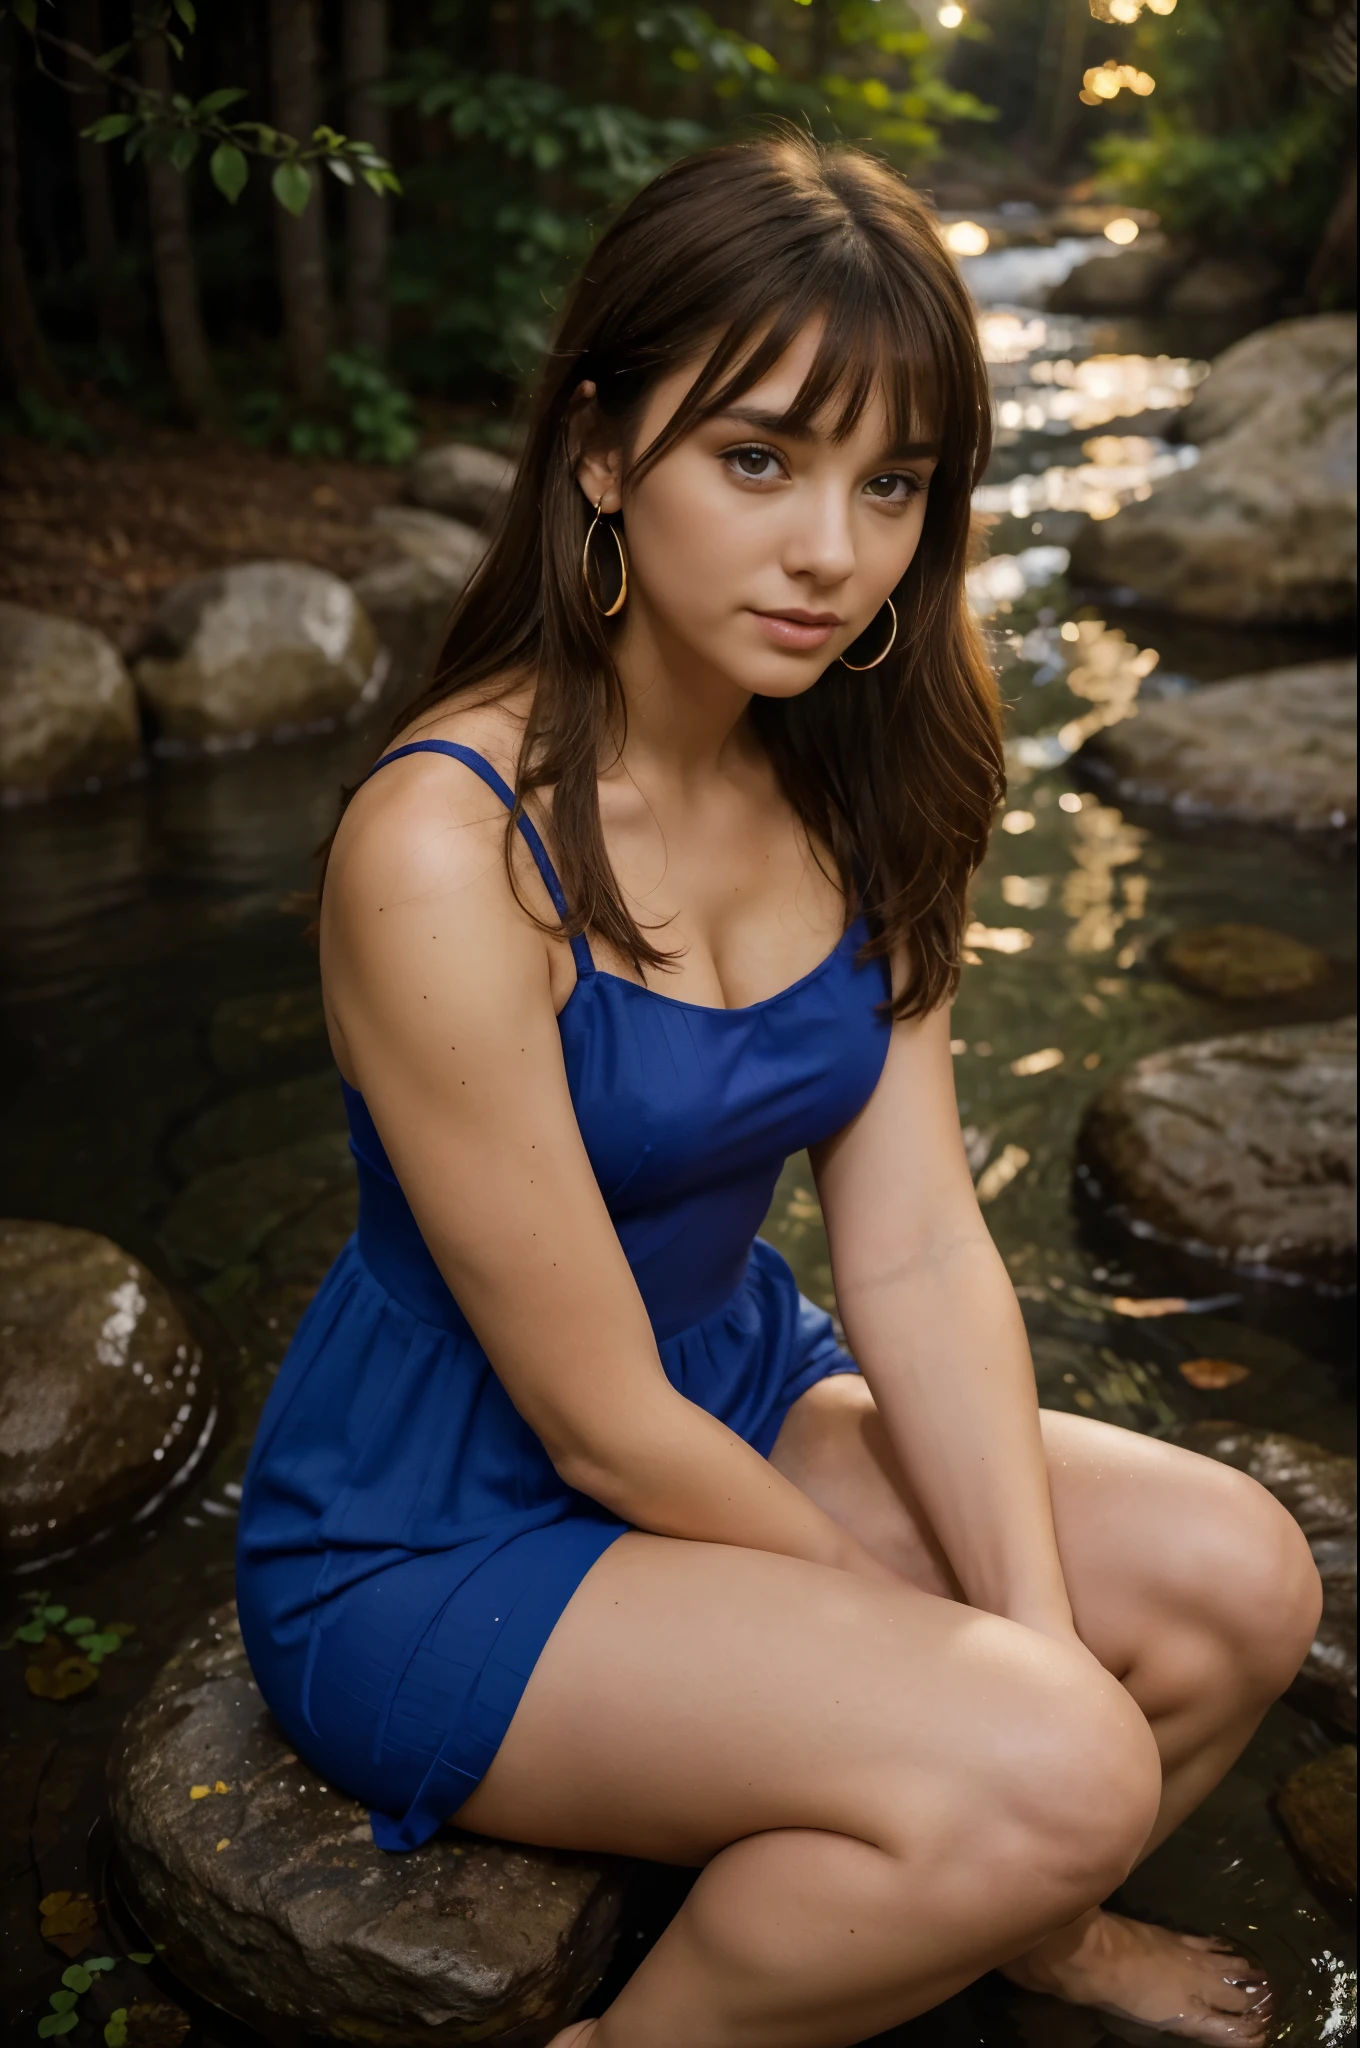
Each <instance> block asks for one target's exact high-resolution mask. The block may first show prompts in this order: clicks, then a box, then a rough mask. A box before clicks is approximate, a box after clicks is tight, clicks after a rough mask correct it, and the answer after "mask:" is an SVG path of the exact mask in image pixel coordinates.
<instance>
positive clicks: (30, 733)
mask: <svg viewBox="0 0 1360 2048" xmlns="http://www.w3.org/2000/svg"><path fill="white" fill-rule="evenodd" d="M141 751H142V738H141V724H140V721H139V719H138V715H137V699H136V696H135V694H134V692H133V688H132V678H131V677H130V676H129V674H128V672H127V670H126V668H124V666H123V662H122V657H121V656H120V655H119V653H118V650H117V648H116V647H115V646H114V644H113V642H112V641H111V640H108V639H106V638H105V636H104V635H103V634H102V633H97V632H95V631H94V629H93V627H90V626H81V625H78V624H77V623H76V621H75V620H74V619H62V618H56V617H54V616H52V615H51V614H50V613H47V612H36V611H30V610H29V608H28V606H27V605H21V604H0V798H3V799H6V800H8V801H10V802H22V801H24V800H25V799H29V800H31V799H34V798H38V797H44V796H51V795H56V794H58V793H59V792H61V791H63V790H70V789H84V788H85V787H86V786H87V785H89V784H97V783H99V782H101V781H102V780H104V779H105V778H106V777H108V776H111V775H120V774H124V773H126V771H127V770H128V769H129V768H131V767H132V766H133V764H134V763H136V762H137V761H138V760H139V759H140V757H141Z"/></svg>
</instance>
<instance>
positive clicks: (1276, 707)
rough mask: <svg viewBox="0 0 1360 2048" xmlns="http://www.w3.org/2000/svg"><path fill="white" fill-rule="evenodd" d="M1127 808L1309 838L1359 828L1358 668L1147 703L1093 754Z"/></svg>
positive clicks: (1312, 666) (1348, 665) (1255, 679)
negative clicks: (1147, 807)
mask: <svg viewBox="0 0 1360 2048" xmlns="http://www.w3.org/2000/svg"><path fill="white" fill-rule="evenodd" d="M1080 758H1081V763H1082V766H1083V767H1084V768H1086V769H1087V770H1088V771H1089V773H1090V774H1091V775H1092V776H1093V777H1094V778H1095V779H1096V780H1097V781H1099V782H1103V783H1108V784H1110V785H1112V791H1113V794H1114V795H1116V796H1117V797H1118V798H1119V799H1120V800H1122V801H1123V802H1125V803H1138V804H1169V805H1170V806H1171V807H1172V809H1173V810H1175V811H1178V812H1179V813H1180V814H1181V815H1182V816H1184V817H1188V818H1202V819H1208V820H1212V819H1223V820H1228V821H1236V822H1239V823H1242V824H1248V825H1271V826H1280V827H1283V828H1285V829H1288V830H1292V831H1297V832H1352V831H1354V828H1355V662H1354V660H1353V659H1351V660H1347V661H1313V662H1307V663H1304V664H1303V665H1301V666H1300V667H1298V668H1280V669H1270V670H1268V671H1267V672H1266V674H1264V675H1259V676H1239V677H1237V678H1235V679H1234V680H1233V681H1231V682H1226V683H1213V684H1211V685H1210V686H1209V687H1208V688H1206V689H1202V690H1192V691H1189V692H1188V693H1187V694H1186V695H1185V696H1182V697H1163V698H1160V699H1155V700H1154V701H1152V702H1150V703H1145V704H1141V705H1140V706H1139V708H1138V710H1137V711H1136V712H1135V713H1134V715H1133V716H1132V717H1131V718H1126V719H1124V720H1123V721H1122V722H1121V723H1120V724H1118V725H1111V726H1107V727H1106V728H1105V729H1104V731H1103V732H1099V733H1097V734H1095V736H1094V737H1093V738H1092V739H1090V740H1088V741H1087V743H1086V745H1085V746H1084V747H1083V748H1082V750H1081V756H1080Z"/></svg>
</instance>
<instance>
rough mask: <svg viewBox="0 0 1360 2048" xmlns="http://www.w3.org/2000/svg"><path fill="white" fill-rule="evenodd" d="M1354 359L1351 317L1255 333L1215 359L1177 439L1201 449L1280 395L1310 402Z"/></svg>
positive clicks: (1281, 323) (1289, 323)
mask: <svg viewBox="0 0 1360 2048" xmlns="http://www.w3.org/2000/svg"><path fill="white" fill-rule="evenodd" d="M1191 274H1192V275H1193V273H1191ZM1355 359H1356V326H1355V315H1354V313H1317V314H1312V315H1310V316H1308V317H1306V318H1304V319H1301V320H1277V321H1276V322H1275V324H1274V326H1273V327H1261V328H1258V329H1257V331H1256V332H1255V334H1249V335H1247V337H1246V339H1245V340H1244V341H1235V342H1234V343H1233V345H1232V347H1231V348H1225V349H1224V351H1223V353H1222V355H1221V356H1216V357H1215V358H1214V365H1213V369H1212V370H1211V372H1210V374H1209V375H1208V376H1207V377H1206V378H1205V380H1204V382H1203V383H1202V384H1201V385H1200V386H1199V388H1198V389H1197V391H1196V392H1195V395H1194V397H1193V398H1192V399H1191V401H1190V403H1189V405H1188V406H1187V407H1186V409H1185V411H1184V412H1183V413H1182V414H1181V418H1180V425H1181V432H1182V435H1183V437H1184V439H1185V440H1187V441H1198V442H1199V443H1200V445H1201V447H1203V446H1204V445H1205V444H1206V443H1207V442H1209V441H1216V440H1218V439H1219V438H1220V436H1222V435H1224V434H1230V433H1232V431H1233V429H1234V428H1235V427H1240V426H1241V424H1242V422H1243V420H1245V419H1247V418H1248V417H1249V416H1250V415H1251V414H1254V413H1257V412H1260V411H1261V410H1262V409H1263V408H1264V407H1265V406H1267V405H1270V404H1271V403H1273V401H1274V400H1275V399H1277V398H1278V397H1279V395H1280V393H1281V392H1282V391H1293V392H1296V393H1297V394H1298V395H1299V396H1300V397H1309V398H1315V397H1317V396H1318V395H1319V394H1320V393H1322V392H1324V391H1325V390H1326V388H1327V386H1328V384H1329V383H1330V382H1331V381H1332V379H1333V378H1334V377H1335V376H1336V375H1337V374H1338V372H1342V373H1344V372H1345V371H1346V370H1347V369H1353V368H1354V366H1355Z"/></svg>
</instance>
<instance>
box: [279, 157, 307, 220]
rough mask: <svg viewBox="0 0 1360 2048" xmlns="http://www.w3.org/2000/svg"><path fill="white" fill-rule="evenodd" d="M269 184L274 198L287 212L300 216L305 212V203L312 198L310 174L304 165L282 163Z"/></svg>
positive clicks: (292, 162)
mask: <svg viewBox="0 0 1360 2048" xmlns="http://www.w3.org/2000/svg"><path fill="white" fill-rule="evenodd" d="M269 182H270V185H271V187H272V188H273V193H274V197H275V198H276V199H277V200H278V202H279V205H280V206H282V207H284V208H285V209H286V211H287V212H289V213H292V214H297V215H301V214H303V213H305V212H306V211H307V201H308V200H309V199H310V198H311V196H312V174H311V172H310V171H309V170H308V168H307V166H306V164H300V163H297V162H295V161H290V162H288V163H282V164H280V165H279V166H278V168H277V170H276V171H275V172H274V175H273V177H272V178H271V179H270V181H269Z"/></svg>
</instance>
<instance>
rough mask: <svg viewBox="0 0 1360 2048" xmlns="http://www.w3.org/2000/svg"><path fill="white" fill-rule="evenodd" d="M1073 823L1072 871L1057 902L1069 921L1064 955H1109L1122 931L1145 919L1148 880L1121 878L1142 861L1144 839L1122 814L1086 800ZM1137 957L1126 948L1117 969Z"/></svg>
mask: <svg viewBox="0 0 1360 2048" xmlns="http://www.w3.org/2000/svg"><path fill="white" fill-rule="evenodd" d="M1072 822H1073V826H1074V828H1075V829H1074V832H1073V836H1072V846H1071V854H1072V863H1073V865H1072V867H1071V869H1070V871H1069V872H1068V874H1067V875H1066V876H1065V877H1064V879H1063V885H1062V898H1061V901H1062V907H1063V910H1064V911H1065V913H1066V914H1067V916H1068V917H1070V918H1071V919H1073V925H1072V929H1071V931H1070V932H1069V933H1068V934H1067V950H1068V952H1069V953H1080V954H1095V953H1109V952H1111V951H1112V950H1113V948H1114V944H1115V941H1116V939H1117V938H1118V937H1119V934H1120V932H1121V931H1122V930H1123V929H1124V926H1125V925H1126V924H1128V923H1130V922H1131V921H1132V920H1134V919H1137V918H1141V917H1144V916H1145V915H1146V914H1147V895H1148V878H1147V876H1146V875H1143V874H1124V873H1122V872H1121V870H1122V869H1124V868H1127V867H1129V866H1131V865H1132V863H1133V862H1135V861H1137V860H1138V859H1140V858H1141V855H1142V851H1143V847H1144V845H1145V843H1146V840H1147V833H1146V832H1144V831H1143V830H1142V829H1141V828H1140V827H1139V826H1137V825H1130V824H1129V823H1128V821H1127V820H1126V819H1125V817H1124V814H1123V812H1122V811H1117V810H1115V809H1114V807H1113V806H1112V805H1109V804H1102V803H1100V802H1098V801H1097V799H1096V798H1095V797H1093V796H1089V795H1088V796H1084V797H1083V798H1082V804H1081V809H1080V810H1079V811H1078V812H1077V813H1076V814H1075V816H1074V817H1073V820H1072ZM1136 957H1137V954H1136V951H1135V950H1133V949H1131V948H1129V947H1125V948H1124V949H1122V950H1121V952H1120V954H1119V958H1118V964H1119V965H1120V966H1121V967H1128V966H1132V964H1133V961H1134V959H1135V958H1136Z"/></svg>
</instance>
